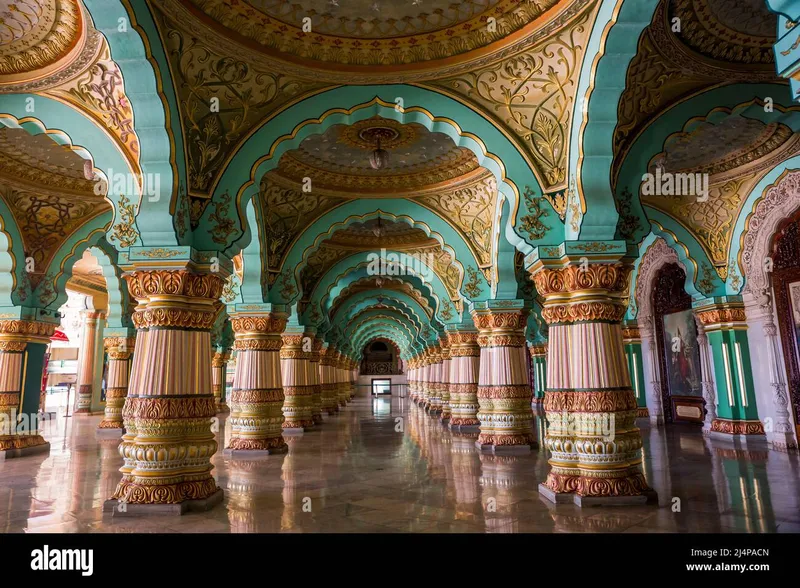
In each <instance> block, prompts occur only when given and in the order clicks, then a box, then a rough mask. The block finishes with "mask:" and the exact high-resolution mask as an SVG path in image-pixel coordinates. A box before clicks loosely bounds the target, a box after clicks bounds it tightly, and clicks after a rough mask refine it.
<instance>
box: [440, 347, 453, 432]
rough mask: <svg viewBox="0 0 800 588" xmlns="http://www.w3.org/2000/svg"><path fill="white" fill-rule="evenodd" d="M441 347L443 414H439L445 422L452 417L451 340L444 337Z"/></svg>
mask: <svg viewBox="0 0 800 588" xmlns="http://www.w3.org/2000/svg"><path fill="white" fill-rule="evenodd" d="M441 348H442V374H441V378H442V381H441V382H440V383H439V389H440V391H441V395H442V414H441V415H439V419H440V420H441V421H442V422H443V423H447V422H448V421H449V420H450V417H451V407H450V382H451V379H450V377H451V373H450V366H451V359H450V342H449V340H448V339H447V338H444V339H442V341H441Z"/></svg>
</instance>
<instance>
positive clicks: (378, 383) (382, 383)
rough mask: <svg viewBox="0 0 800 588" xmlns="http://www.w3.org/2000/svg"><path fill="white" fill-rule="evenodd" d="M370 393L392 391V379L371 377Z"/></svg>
mask: <svg viewBox="0 0 800 588" xmlns="http://www.w3.org/2000/svg"><path fill="white" fill-rule="evenodd" d="M372 393H373V394H374V395H375V396H379V395H381V394H391V393H392V381H391V380H389V379H378V378H373V379H372Z"/></svg>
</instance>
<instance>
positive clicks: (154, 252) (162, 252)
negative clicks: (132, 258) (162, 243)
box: [139, 247, 181, 259]
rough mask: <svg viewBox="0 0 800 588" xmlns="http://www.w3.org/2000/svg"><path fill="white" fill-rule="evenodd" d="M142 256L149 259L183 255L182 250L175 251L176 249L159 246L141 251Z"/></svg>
mask: <svg viewBox="0 0 800 588" xmlns="http://www.w3.org/2000/svg"><path fill="white" fill-rule="evenodd" d="M139 255H141V256H142V257H147V258H149V259H166V258H170V257H178V256H179V255H181V252H180V251H175V250H174V249H165V248H164V247H157V248H155V249H146V250H145V251H142V252H140V253H139Z"/></svg>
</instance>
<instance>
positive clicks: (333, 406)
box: [319, 347, 339, 416]
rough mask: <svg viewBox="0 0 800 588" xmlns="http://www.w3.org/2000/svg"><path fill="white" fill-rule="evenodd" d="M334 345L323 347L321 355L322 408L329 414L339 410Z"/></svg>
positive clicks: (331, 414)
mask: <svg viewBox="0 0 800 588" xmlns="http://www.w3.org/2000/svg"><path fill="white" fill-rule="evenodd" d="M335 353H336V350H335V349H333V348H332V347H323V348H322V350H321V351H320V356H319V377H320V391H321V394H322V410H323V411H325V413H326V414H327V415H328V416H333V415H335V414H336V413H337V412H339V396H338V393H337V391H336V380H335V371H334V361H335V359H334V354H335Z"/></svg>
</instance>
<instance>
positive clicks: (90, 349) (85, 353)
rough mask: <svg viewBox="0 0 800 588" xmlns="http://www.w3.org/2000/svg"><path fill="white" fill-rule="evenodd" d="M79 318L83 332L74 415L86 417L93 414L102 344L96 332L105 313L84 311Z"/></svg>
mask: <svg viewBox="0 0 800 588" xmlns="http://www.w3.org/2000/svg"><path fill="white" fill-rule="evenodd" d="M81 316H82V317H83V330H82V335H81V350H80V358H79V362H78V397H77V398H76V399H75V415H83V416H87V415H91V414H93V412H92V397H93V396H94V393H95V389H94V382H95V379H96V378H95V376H96V375H97V370H96V368H97V356H98V351H99V350H98V345H100V344H101V343H102V342H101V341H100V340H99V338H98V332H99V329H100V322H101V321H103V320H104V319H105V313H103V312H100V311H95V310H86V311H83V312H81Z"/></svg>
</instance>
